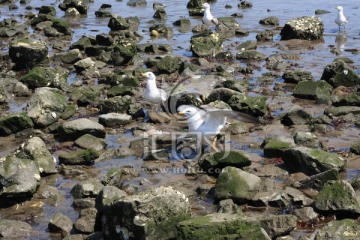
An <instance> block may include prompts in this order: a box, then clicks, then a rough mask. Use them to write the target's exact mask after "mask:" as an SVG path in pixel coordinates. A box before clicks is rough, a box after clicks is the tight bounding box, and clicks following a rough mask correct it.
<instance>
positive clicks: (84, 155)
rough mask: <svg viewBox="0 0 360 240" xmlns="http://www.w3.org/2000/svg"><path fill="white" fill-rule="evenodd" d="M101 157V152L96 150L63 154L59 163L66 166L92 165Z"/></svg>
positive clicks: (90, 149)
mask: <svg viewBox="0 0 360 240" xmlns="http://www.w3.org/2000/svg"><path fill="white" fill-rule="evenodd" d="M98 157H99V152H98V151H97V150H95V149H94V148H89V149H82V150H77V151H73V152H69V153H61V154H60V155H59V162H60V163H62V164H66V165H92V164H94V163H95V159H97V158H98Z"/></svg>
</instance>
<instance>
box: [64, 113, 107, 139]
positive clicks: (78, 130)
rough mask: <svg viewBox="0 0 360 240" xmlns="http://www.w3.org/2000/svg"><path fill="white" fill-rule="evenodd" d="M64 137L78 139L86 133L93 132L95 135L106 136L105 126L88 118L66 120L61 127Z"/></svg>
mask: <svg viewBox="0 0 360 240" xmlns="http://www.w3.org/2000/svg"><path fill="white" fill-rule="evenodd" d="M59 131H60V134H61V135H62V136H63V138H64V139H69V140H70V139H76V138H79V137H81V136H82V135H84V134H91V135H93V136H95V137H100V138H104V137H105V129H104V126H103V125H101V124H99V123H97V122H94V121H91V120H89V119H87V118H79V119H76V120H72V121H67V122H65V123H64V124H63V125H62V126H61V127H60V129H59Z"/></svg>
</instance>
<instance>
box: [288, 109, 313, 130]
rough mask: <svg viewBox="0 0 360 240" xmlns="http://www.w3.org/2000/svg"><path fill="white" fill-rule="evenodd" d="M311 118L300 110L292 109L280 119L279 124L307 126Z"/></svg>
mask: <svg viewBox="0 0 360 240" xmlns="http://www.w3.org/2000/svg"><path fill="white" fill-rule="evenodd" d="M311 119H312V117H311V115H310V114H309V113H307V112H306V111H305V110H303V109H302V108H298V107H294V108H293V109H290V110H289V112H287V113H285V114H284V115H283V116H282V117H281V123H282V124H284V125H285V126H291V125H300V124H308V123H309V122H310V121H311Z"/></svg>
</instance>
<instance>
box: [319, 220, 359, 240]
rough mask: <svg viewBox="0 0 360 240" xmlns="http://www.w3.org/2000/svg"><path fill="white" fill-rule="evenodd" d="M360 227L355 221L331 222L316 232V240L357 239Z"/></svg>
mask: <svg viewBox="0 0 360 240" xmlns="http://www.w3.org/2000/svg"><path fill="white" fill-rule="evenodd" d="M359 232H360V225H359V223H358V222H357V221H356V220H353V219H343V220H339V221H331V222H329V223H327V224H326V225H325V226H324V227H322V228H321V229H319V230H317V231H316V234H315V236H314V237H315V239H316V240H328V239H341V240H354V239H358V238H359Z"/></svg>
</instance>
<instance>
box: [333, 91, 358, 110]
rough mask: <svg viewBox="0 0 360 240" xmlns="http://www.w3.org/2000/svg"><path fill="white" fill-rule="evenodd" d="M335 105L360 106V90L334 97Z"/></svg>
mask: <svg viewBox="0 0 360 240" xmlns="http://www.w3.org/2000/svg"><path fill="white" fill-rule="evenodd" d="M332 105H333V106H358V107H359V106H360V92H353V93H349V94H346V95H343V96H337V97H335V98H334V100H333V103H332Z"/></svg>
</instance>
